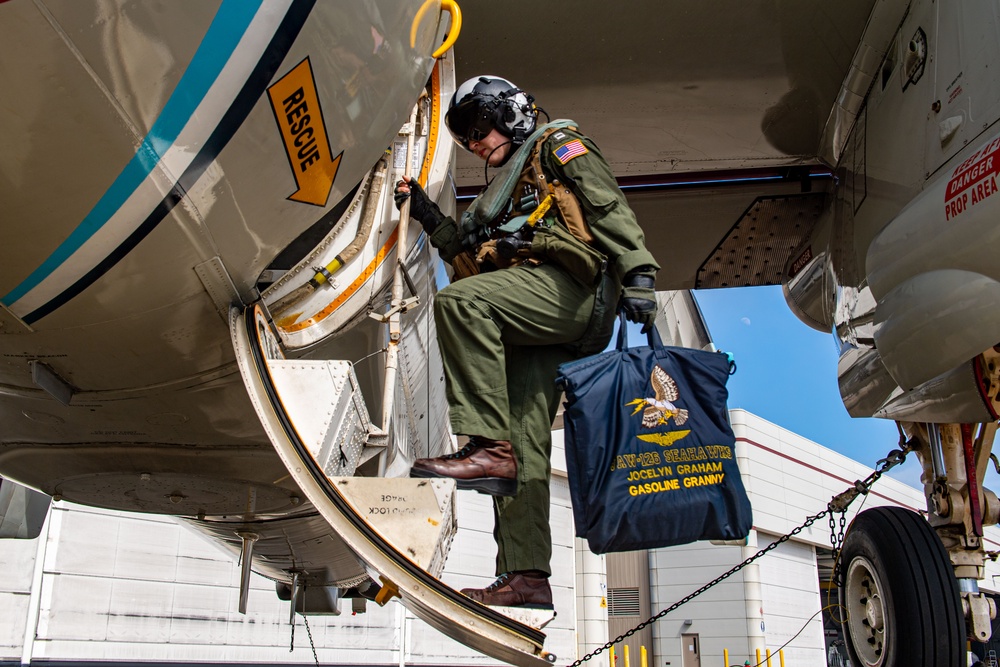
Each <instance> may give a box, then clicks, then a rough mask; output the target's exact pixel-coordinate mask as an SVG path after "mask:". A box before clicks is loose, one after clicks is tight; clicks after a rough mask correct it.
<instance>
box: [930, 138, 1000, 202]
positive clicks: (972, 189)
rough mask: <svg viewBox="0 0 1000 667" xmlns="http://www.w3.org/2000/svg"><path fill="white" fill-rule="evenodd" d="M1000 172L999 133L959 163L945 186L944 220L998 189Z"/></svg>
mask: <svg viewBox="0 0 1000 667" xmlns="http://www.w3.org/2000/svg"><path fill="white" fill-rule="evenodd" d="M998 174H1000V136H997V137H994V138H993V139H992V140H990V142H989V143H987V144H986V145H985V146H983V148H981V149H979V150H978V151H976V152H975V153H973V154H972V155H971V156H969V159H967V160H966V161H965V162H963V163H962V164H960V165H959V166H958V168H956V169H955V173H954V174H952V176H951V180H949V181H948V186H947V187H946V188H945V190H944V217H945V220H951V219H952V218H954V217H956V216H958V215H961V214H962V213H965V212H966V211H967V210H969V207H971V206H975V205H976V204H978V203H979V202H981V201H983V200H984V199H986V198H987V197H990V196H992V195H993V194H995V193H996V191H997V175H998Z"/></svg>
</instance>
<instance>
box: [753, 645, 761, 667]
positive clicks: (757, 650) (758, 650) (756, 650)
mask: <svg viewBox="0 0 1000 667" xmlns="http://www.w3.org/2000/svg"><path fill="white" fill-rule="evenodd" d="M754 650H755V652H756V653H757V662H755V663H754V665H755V666H756V665H759V664H760V649H759V648H758V649H754Z"/></svg>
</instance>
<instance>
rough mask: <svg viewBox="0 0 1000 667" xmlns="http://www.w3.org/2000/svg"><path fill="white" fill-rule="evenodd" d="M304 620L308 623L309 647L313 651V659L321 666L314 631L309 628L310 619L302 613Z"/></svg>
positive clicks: (317, 666) (317, 665)
mask: <svg viewBox="0 0 1000 667" xmlns="http://www.w3.org/2000/svg"><path fill="white" fill-rule="evenodd" d="M302 621H303V622H304V623H305V624H306V635H308V636H309V648H311V649H312V652H313V661H314V662H315V663H316V667H319V656H318V655H316V644H314V643H313V633H312V630H310V629H309V619H308V618H306V616H305V614H303V615H302Z"/></svg>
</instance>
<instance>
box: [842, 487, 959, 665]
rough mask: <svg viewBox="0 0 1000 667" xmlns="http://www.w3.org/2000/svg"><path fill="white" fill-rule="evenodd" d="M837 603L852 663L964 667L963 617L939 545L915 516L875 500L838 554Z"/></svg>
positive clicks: (951, 570)
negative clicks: (839, 582) (838, 599)
mask: <svg viewBox="0 0 1000 667" xmlns="http://www.w3.org/2000/svg"><path fill="white" fill-rule="evenodd" d="M840 559H841V572H842V573H843V575H842V577H843V579H842V581H843V585H842V587H841V589H840V603H841V604H842V605H844V608H842V609H840V614H841V615H842V618H846V620H845V622H844V624H843V630H844V639H845V643H846V644H847V649H848V652H849V653H850V657H851V664H852V665H855V667H962V666H963V665H965V646H966V643H965V618H964V616H963V615H962V604H961V599H960V597H959V592H958V582H957V581H956V580H955V576H954V571H953V569H952V566H951V562H950V561H949V559H948V554H947V553H946V552H945V550H944V546H943V545H942V544H941V541H940V540H939V539H938V536H937V534H936V533H935V532H934V529H933V528H931V526H930V524H928V523H927V521H925V520H924V519H923V518H922V517H921V516H920V515H918V514H917V513H915V512H911V511H909V510H905V509H902V508H900V507H877V508H873V509H869V510H865V511H864V512H862V513H860V514H859V515H858V516H857V517H856V518H855V519H854V522H853V523H852V524H851V528H850V530H849V531H848V533H847V537H846V538H845V539H844V546H843V549H842V550H841V553H840Z"/></svg>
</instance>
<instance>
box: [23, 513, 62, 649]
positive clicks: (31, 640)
mask: <svg viewBox="0 0 1000 667" xmlns="http://www.w3.org/2000/svg"><path fill="white" fill-rule="evenodd" d="M62 518H63V514H62V512H61V511H60V510H57V509H56V507H55V505H54V504H52V503H50V504H49V514H48V516H46V517H45V524H44V525H43V527H42V532H41V534H40V535H39V536H38V537H36V538H35V539H37V540H38V544H37V545H36V548H35V569H34V571H33V572H32V575H31V590H30V591H29V593H28V615H27V619H26V620H25V623H24V643H23V644H22V645H21V664H22V665H29V664H31V657H32V654H33V653H34V651H35V637H36V636H37V635H38V616H39V614H40V613H41V609H42V583H43V582H42V580H43V578H44V576H45V556H46V553H47V551H48V548H49V536H50V535H53V534H54V540H58V539H59V535H60V532H61V528H62ZM53 523H55V524H56V526H55V528H54V529H53V527H52V524H53Z"/></svg>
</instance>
